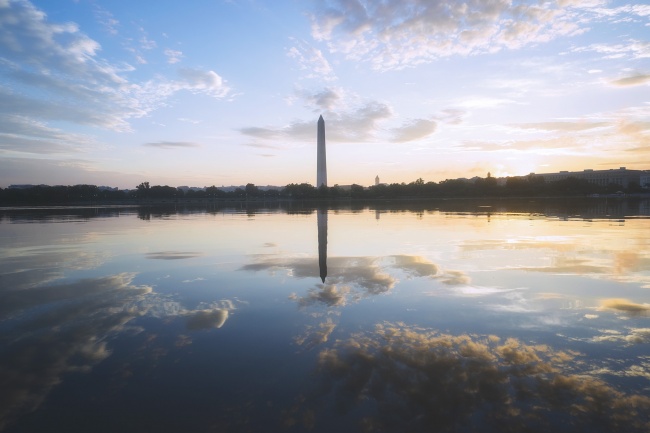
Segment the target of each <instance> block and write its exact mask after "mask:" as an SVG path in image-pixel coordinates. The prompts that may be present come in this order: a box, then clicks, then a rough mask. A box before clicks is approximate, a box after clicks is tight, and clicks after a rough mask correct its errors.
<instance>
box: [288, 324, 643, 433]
mask: <svg viewBox="0 0 650 433" xmlns="http://www.w3.org/2000/svg"><path fill="white" fill-rule="evenodd" d="M579 357H580V355H579V354H577V353H573V352H564V351H558V350H553V349H551V348H550V347H548V346H545V345H530V344H526V343H524V342H522V341H520V340H517V339H514V338H508V339H507V340H505V341H502V340H501V339H500V338H499V337H497V336H494V335H478V336H477V335H467V334H461V335H452V334H446V333H442V332H438V331H435V330H427V329H422V328H417V327H409V326H405V325H403V324H393V323H384V324H380V325H377V326H376V329H375V331H374V332H369V333H364V334H357V335H355V336H354V337H353V338H350V339H347V340H340V341H337V342H335V343H334V344H333V345H332V346H331V347H328V348H326V349H323V350H321V351H320V353H319V355H318V366H317V368H316V369H315V374H316V377H317V378H318V383H317V384H316V386H315V387H314V388H315V390H316V392H312V393H310V394H307V397H301V399H300V401H298V402H297V403H296V407H295V408H294V409H293V412H291V413H289V414H288V416H290V417H292V418H293V419H307V417H306V416H307V414H309V420H310V422H311V423H319V422H321V421H322V420H323V418H324V417H327V416H328V414H329V413H330V412H329V410H330V409H332V406H333V407H334V408H335V409H336V410H337V411H339V412H340V413H342V414H352V413H354V414H356V413H358V411H360V410H362V411H363V420H362V421H360V424H359V425H357V426H355V427H356V428H357V429H359V430H363V427H364V426H372V428H373V431H404V430H408V431H414V432H419V431H456V430H458V431H500V432H501V431H507V432H516V431H527V430H530V431H549V430H553V429H554V428H555V429H557V424H556V423H555V421H556V420H558V419H562V420H563V423H565V425H568V426H570V427H569V430H572V431H590V430H606V431H617V432H642V431H646V428H647V423H648V422H649V416H648V413H650V398H648V397H647V396H646V395H644V394H642V393H641V394H633V393H628V394H625V393H623V392H620V391H618V390H617V389H616V388H615V387H614V386H611V385H609V384H608V383H606V382H604V381H602V380H599V379H598V378H596V377H594V376H593V375H589V374H588V373H587V372H585V371H580V368H582V369H586V368H590V364H589V363H585V362H581V360H580V359H579ZM576 370H577V371H576ZM603 407H606V408H607V410H606V411H603V409H602V408H603ZM302 427H304V428H306V427H307V425H303V426H302Z"/></svg>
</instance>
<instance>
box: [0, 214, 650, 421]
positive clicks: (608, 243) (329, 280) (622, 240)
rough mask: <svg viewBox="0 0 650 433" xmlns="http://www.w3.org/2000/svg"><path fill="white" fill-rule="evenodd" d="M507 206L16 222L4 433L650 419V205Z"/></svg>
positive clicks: (11, 231)
mask: <svg viewBox="0 0 650 433" xmlns="http://www.w3.org/2000/svg"><path fill="white" fill-rule="evenodd" d="M487 205H488V204H479V203H471V202H469V201H467V202H463V203H455V204H448V203H446V202H425V203H419V204H417V203H398V204H397V205H396V206H388V205H385V204H377V203H375V204H373V206H372V207H366V206H365V205H362V204H354V208H352V206H346V205H340V206H338V207H333V208H316V207H304V206H303V207H301V206H298V205H295V206H293V207H291V208H290V209H286V210H284V211H283V210H281V209H272V210H269V209H263V208H256V207H246V206H244V205H241V206H240V207H238V208H234V207H232V206H231V207H223V206H222V207H218V206H213V207H205V208H203V209H194V208H191V209H185V208H179V209H177V210H165V211H163V210H156V209H149V210H142V209H141V210H140V212H139V213H138V212H137V211H135V210H132V209H131V210H128V209H127V210H123V211H118V210H111V211H110V212H108V211H107V212H96V213H95V214H92V215H91V214H90V211H89V210H84V211H83V212H82V211H70V210H67V211H66V210H58V211H56V212H55V213H54V215H51V216H46V215H39V216H38V218H35V219H30V218H29V217H28V216H22V217H20V218H17V217H12V218H4V219H3V220H2V221H0V235H1V236H2V239H3V241H4V242H5V243H4V245H3V249H2V250H0V331H1V332H0V355H1V356H0V389H2V390H3V392H0V429H3V428H4V429H5V430H7V432H8V433H11V432H12V431H22V432H31V431H70V432H72V431H88V430H89V429H92V430H93V431H138V430H140V431H143V430H147V429H149V430H156V431H159V432H162V431H183V430H184V431H205V432H207V431H215V430H216V431H263V430H269V431H279V430H281V428H284V430H287V431H305V430H307V429H310V430H311V431H313V432H325V431H459V432H463V431H488V432H491V431H495V432H496V431H548V430H551V429H555V430H559V431H587V430H589V431H597V432H599V431H602V432H604V431H608V432H609V431H613V432H616V431H621V432H622V431H632V432H634V431H647V429H648V427H649V426H650V424H649V423H650V420H649V419H648V417H649V415H648V414H650V406H649V404H650V403H649V401H648V397H647V395H648V389H649V387H650V373H649V372H650V356H649V355H648V354H647V350H646V349H647V347H646V346H647V345H648V344H649V343H650V327H649V326H650V323H649V322H648V319H649V317H650V304H648V297H647V289H648V287H650V230H649V228H650V219H643V218H638V217H636V218H629V217H628V216H625V217H623V218H619V217H618V216H614V217H612V218H606V217H604V216H603V215H602V214H600V213H598V212H610V213H612V212H613V213H621V214H627V213H628V212H632V211H635V209H636V208H635V207H634V204H633V203H632V204H628V205H625V206H622V205H620V206H619V204H616V203H607V204H604V205H602V206H601V205H598V206H596V205H595V204H594V203H591V204H590V206H592V207H591V208H587V209H585V208H579V207H577V206H576V205H574V204H571V203H559V204H558V203H555V204H553V203H550V202H547V203H543V204H541V203H534V204H532V205H531V206H532V207H528V208H525V207H524V206H523V205H521V206H522V207H521V208H519V207H517V206H519V205H513V204H501V203H492V204H490V206H491V207H490V208H486V207H481V206H487ZM596 207H597V208H598V209H596ZM503 209H505V211H504V210H503ZM549 209H550V211H549V212H548V213H545V214H541V213H540V214H536V213H535V212H537V211H539V212H545V211H546V210H549ZM599 209H600V210H599ZM553 212H555V213H553ZM379 215H381V218H378V217H379ZM488 215H489V223H488V220H487V219H486V217H487V216H488ZM576 215H578V216H587V215H589V216H590V217H589V218H582V217H578V216H576ZM592 216H593V217H592ZM637 216H638V215H637ZM118 217H119V218H118ZM143 217H144V218H143ZM328 224H331V225H332V230H331V231H329V232H328V228H329V227H328ZM621 224H622V225H621ZM314 225H316V231H317V233H316V235H317V236H316V239H317V241H318V246H316V245H314V240H315V236H314V235H315V234H314ZM316 255H318V257H316ZM377 324H378V325H377ZM4 390H7V391H6V392H4ZM135 407H137V409H134V408H135ZM161 407H164V408H165V410H161V409H160V408H161ZM80 420H81V421H83V422H81V421H80ZM143 426H145V427H143ZM644 429H645V430H644Z"/></svg>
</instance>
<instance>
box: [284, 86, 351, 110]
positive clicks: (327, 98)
mask: <svg viewBox="0 0 650 433" xmlns="http://www.w3.org/2000/svg"><path fill="white" fill-rule="evenodd" d="M296 93H297V94H298V96H300V97H301V98H303V99H304V100H305V102H306V103H307V105H308V106H310V107H313V108H314V111H316V112H319V111H332V110H334V109H335V108H336V106H337V105H338V104H339V103H340V102H341V101H342V99H343V94H344V92H343V89H341V88H336V87H325V88H324V89H323V90H320V91H317V92H308V91H304V90H303V91H297V92H296Z"/></svg>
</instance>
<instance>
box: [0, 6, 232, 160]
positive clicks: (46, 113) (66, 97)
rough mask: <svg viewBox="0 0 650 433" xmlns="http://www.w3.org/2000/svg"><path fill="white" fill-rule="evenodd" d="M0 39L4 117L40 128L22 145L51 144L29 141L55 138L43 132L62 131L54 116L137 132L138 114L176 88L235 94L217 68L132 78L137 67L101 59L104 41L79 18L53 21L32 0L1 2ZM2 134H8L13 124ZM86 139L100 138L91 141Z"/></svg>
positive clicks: (16, 123) (9, 121) (4, 121)
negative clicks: (172, 77)
mask: <svg viewBox="0 0 650 433" xmlns="http://www.w3.org/2000/svg"><path fill="white" fill-rule="evenodd" d="M103 15H104V16H105V17H108V15H106V14H103ZM107 19H108V18H107ZM109 22H110V23H111V25H115V22H113V21H110V20H109ZM144 39H145V40H144V42H146V43H145V46H146V47H147V48H151V47H152V46H153V44H152V41H149V40H147V39H146V37H145V38H144ZM0 40H1V41H2V44H0V58H2V65H3V67H2V69H0V80H2V82H3V83H4V86H0V98H1V99H2V101H3V104H0V123H2V124H3V126H4V125H8V124H9V125H11V124H13V126H12V127H13V128H14V129H15V128H19V127H20V124H21V122H22V123H24V122H25V119H30V121H31V122H33V124H34V125H37V124H38V125H39V126H38V127H36V128H35V129H34V132H30V131H29V130H23V132H21V136H20V137H19V138H20V139H21V140H23V141H22V143H18V141H17V140H16V141H15V143H14V144H13V146H14V147H15V148H19V147H23V148H29V149H30V151H31V150H36V149H42V148H44V147H47V146H48V145H49V144H51V143H49V144H48V143H45V144H38V143H36V142H34V141H32V142H31V143H32V144H31V145H30V146H31V147H30V146H26V145H24V143H26V141H25V140H37V139H50V140H51V139H52V137H51V136H50V137H44V136H43V133H44V132H45V130H46V129H48V128H49V131H48V132H49V134H59V135H60V131H58V132H57V131H56V130H55V129H54V128H51V127H48V123H49V122H70V123H73V124H78V125H85V126H92V127H100V128H105V129H111V130H115V131H130V129H131V127H130V124H129V121H130V120H131V119H134V118H140V117H142V116H145V115H147V114H149V113H150V112H152V111H153V110H156V109H158V108H159V107H161V106H163V105H164V104H165V101H166V100H167V98H169V97H170V96H171V95H173V94H174V93H176V92H179V91H184V90H185V91H189V92H192V93H197V94H205V95H208V96H212V97H216V98H222V97H224V96H226V95H227V94H228V93H229V88H228V86H227V84H226V82H225V80H223V79H222V78H221V77H220V76H219V75H218V74H217V73H216V72H214V71H200V70H195V69H182V70H180V71H179V76H180V80H169V79H166V78H164V77H161V76H156V77H154V78H153V79H149V80H147V81H142V82H135V81H129V75H128V74H129V72H131V71H132V70H133V69H134V68H133V67H132V66H131V65H129V64H127V63H116V62H111V61H109V60H108V59H106V58H103V57H101V56H100V53H101V46H100V45H99V43H97V42H96V41H95V40H93V39H91V38H90V37H88V36H87V35H85V34H84V33H83V32H82V31H81V29H80V28H79V26H78V25H77V24H75V23H71V22H69V23H62V24H61V23H55V22H51V21H49V20H48V17H47V16H46V15H45V13H44V12H42V11H41V10H40V9H38V8H36V7H35V6H33V5H32V4H31V3H29V2H27V1H22V0H18V1H12V2H8V3H3V7H0ZM9 89H11V90H9ZM3 132H4V133H8V131H7V130H6V129H3ZM77 138H81V137H80V136H78V137H77ZM77 141H79V140H75V142H77ZM37 144H38V145H37ZM86 144H87V145H92V144H93V143H92V141H91V140H88V141H87V142H86ZM50 148H52V149H57V150H58V149H59V148H57V146H50ZM70 150H71V151H73V150H74V149H72V148H71V149H70ZM18 151H20V150H18Z"/></svg>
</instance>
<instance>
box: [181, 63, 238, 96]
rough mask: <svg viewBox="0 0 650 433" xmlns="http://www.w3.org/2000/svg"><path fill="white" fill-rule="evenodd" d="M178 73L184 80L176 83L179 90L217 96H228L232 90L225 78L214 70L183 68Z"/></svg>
mask: <svg viewBox="0 0 650 433" xmlns="http://www.w3.org/2000/svg"><path fill="white" fill-rule="evenodd" d="M178 75H180V77H181V78H182V79H183V80H182V81H180V82H177V83H175V85H176V86H178V89H177V90H189V91H191V92H194V93H205V94H207V95H209V96H213V97H217V98H220V97H223V96H226V95H227V94H228V92H229V91H230V88H228V86H227V85H226V83H225V82H224V80H223V78H221V76H220V75H219V74H217V73H216V72H214V71H201V70H199V69H190V68H183V69H180V70H179V71H178Z"/></svg>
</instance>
